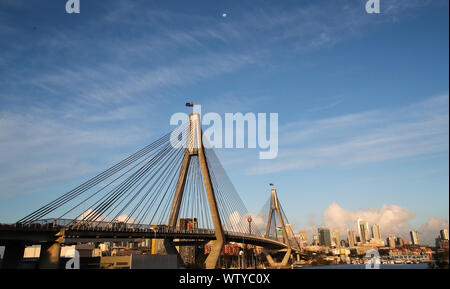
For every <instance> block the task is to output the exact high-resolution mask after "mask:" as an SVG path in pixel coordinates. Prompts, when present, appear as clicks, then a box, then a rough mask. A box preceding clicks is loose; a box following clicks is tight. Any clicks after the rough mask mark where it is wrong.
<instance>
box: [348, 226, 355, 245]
mask: <svg viewBox="0 0 450 289" xmlns="http://www.w3.org/2000/svg"><path fill="white" fill-rule="evenodd" d="M347 240H348V246H349V247H355V246H356V232H355V231H354V230H347Z"/></svg>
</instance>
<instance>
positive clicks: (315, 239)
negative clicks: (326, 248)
mask: <svg viewBox="0 0 450 289" xmlns="http://www.w3.org/2000/svg"><path fill="white" fill-rule="evenodd" d="M313 245H314V246H318V245H319V235H318V234H316V233H314V234H313Z"/></svg>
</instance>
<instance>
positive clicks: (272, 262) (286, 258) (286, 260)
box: [264, 248, 292, 268]
mask: <svg viewBox="0 0 450 289" xmlns="http://www.w3.org/2000/svg"><path fill="white" fill-rule="evenodd" d="M291 253H292V250H291V248H288V249H287V251H286V254H284V256H283V259H282V260H281V262H280V263H278V262H275V260H273V258H272V256H271V255H270V253H269V252H267V251H265V250H264V255H266V260H267V262H269V265H270V267H273V268H277V267H286V266H287V265H288V263H289V259H290V258H291Z"/></svg>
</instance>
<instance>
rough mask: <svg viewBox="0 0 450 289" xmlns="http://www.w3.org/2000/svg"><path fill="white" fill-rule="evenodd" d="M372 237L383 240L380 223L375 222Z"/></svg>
mask: <svg viewBox="0 0 450 289" xmlns="http://www.w3.org/2000/svg"><path fill="white" fill-rule="evenodd" d="M372 238H373V239H375V240H376V241H379V240H381V232H380V225H378V224H374V225H373V226H372Z"/></svg>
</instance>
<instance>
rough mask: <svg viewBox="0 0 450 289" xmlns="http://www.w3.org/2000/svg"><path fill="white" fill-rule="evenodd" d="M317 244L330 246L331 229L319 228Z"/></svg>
mask: <svg viewBox="0 0 450 289" xmlns="http://www.w3.org/2000/svg"><path fill="white" fill-rule="evenodd" d="M318 232H319V244H320V246H324V247H331V242H332V239H331V231H330V229H328V228H319V229H318Z"/></svg>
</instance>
